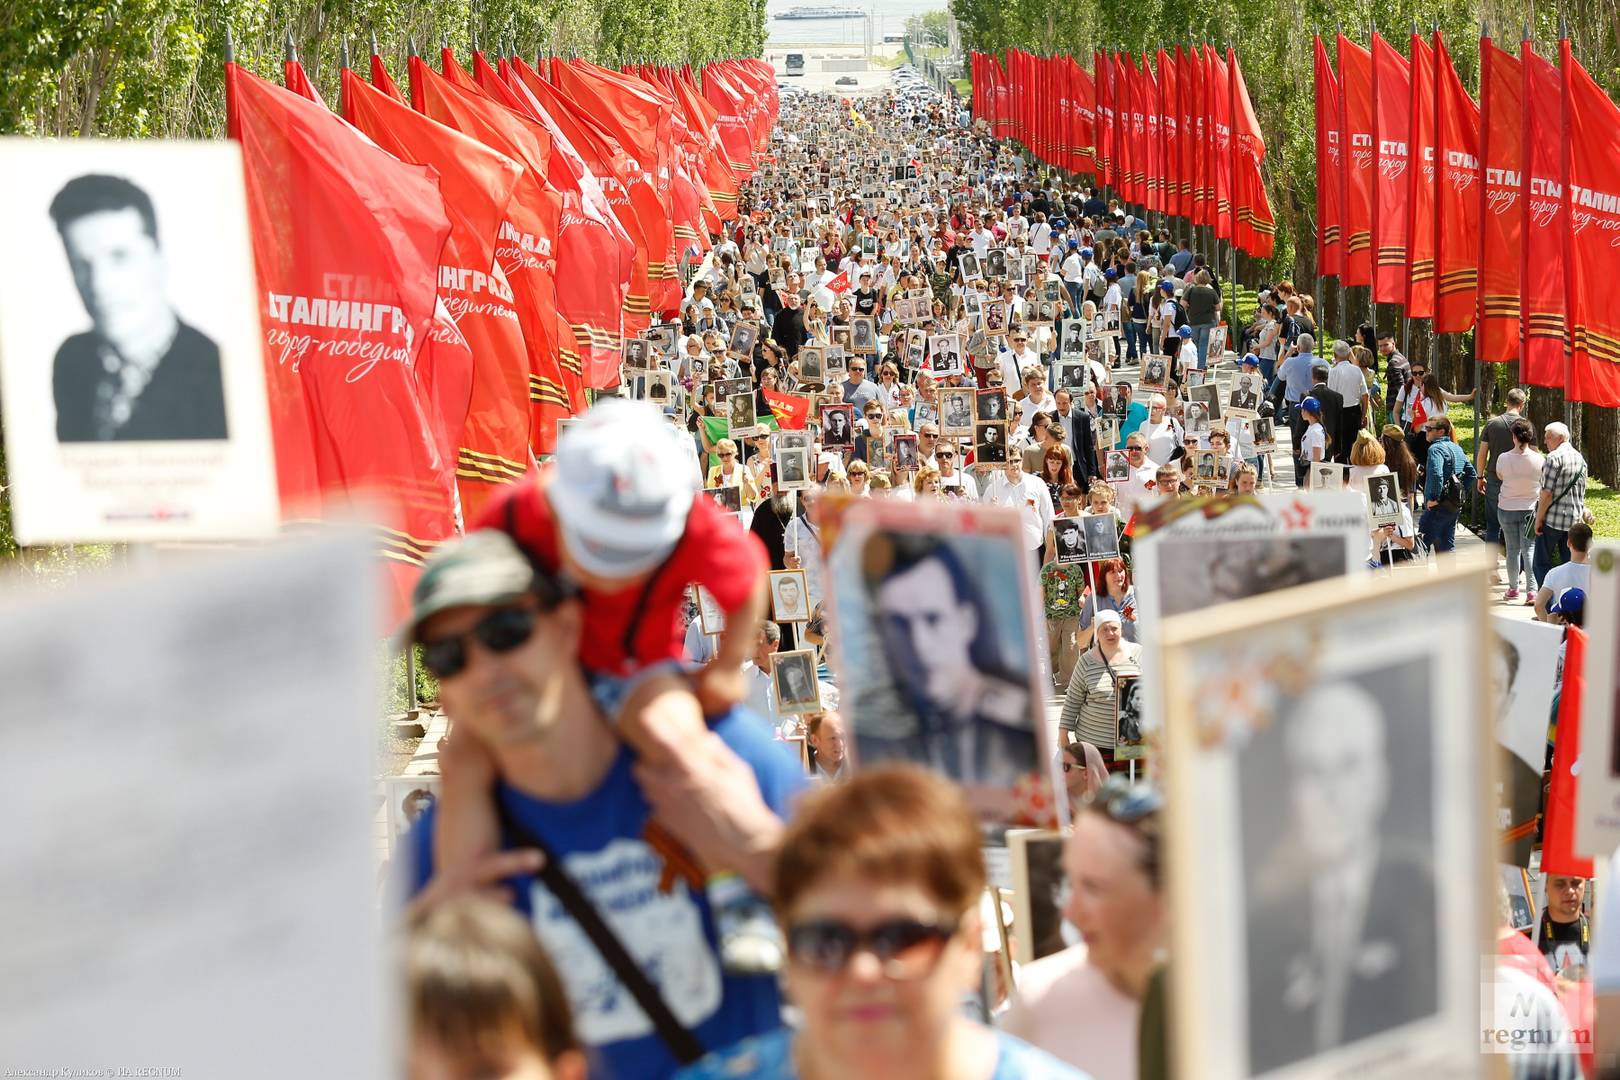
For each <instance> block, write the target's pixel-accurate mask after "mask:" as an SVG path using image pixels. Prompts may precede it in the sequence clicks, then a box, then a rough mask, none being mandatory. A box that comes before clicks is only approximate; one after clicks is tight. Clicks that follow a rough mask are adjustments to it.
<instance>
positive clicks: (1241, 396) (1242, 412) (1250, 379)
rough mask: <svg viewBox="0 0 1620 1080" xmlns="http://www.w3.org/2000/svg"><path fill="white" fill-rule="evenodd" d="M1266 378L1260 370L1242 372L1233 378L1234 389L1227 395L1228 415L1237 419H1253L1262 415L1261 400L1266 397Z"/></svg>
mask: <svg viewBox="0 0 1620 1080" xmlns="http://www.w3.org/2000/svg"><path fill="white" fill-rule="evenodd" d="M1264 383H1265V380H1264V379H1262V378H1261V376H1260V374H1259V372H1255V373H1253V374H1250V373H1248V372H1242V373H1240V374H1238V375H1235V376H1233V378H1232V389H1231V391H1230V392H1229V393H1228V394H1227V397H1226V415H1227V416H1228V417H1231V418H1233V419H1236V420H1253V419H1254V418H1255V417H1256V416H1259V415H1260V402H1261V400H1262V399H1263V398H1264V397H1265V385H1264Z"/></svg>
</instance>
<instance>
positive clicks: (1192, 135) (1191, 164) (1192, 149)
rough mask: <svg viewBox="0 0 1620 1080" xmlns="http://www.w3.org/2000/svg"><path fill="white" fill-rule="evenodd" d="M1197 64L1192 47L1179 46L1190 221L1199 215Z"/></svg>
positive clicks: (1184, 190)
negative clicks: (1196, 116) (1196, 105)
mask: <svg viewBox="0 0 1620 1080" xmlns="http://www.w3.org/2000/svg"><path fill="white" fill-rule="evenodd" d="M1196 63H1197V56H1196V55H1195V53H1194V51H1193V48H1192V46H1190V45H1189V46H1188V47H1187V48H1186V50H1185V51H1183V50H1182V48H1181V46H1180V45H1177V46H1176V107H1177V108H1178V109H1179V110H1180V111H1181V124H1180V143H1181V147H1180V153H1179V155H1178V156H1179V157H1180V160H1181V214H1182V216H1183V217H1185V218H1186V219H1187V220H1188V221H1194V220H1196V219H1197V216H1198V176H1197V170H1198V145H1197V132H1198V126H1197V122H1196V121H1195V120H1194V115H1195V106H1194V105H1193V102H1194V100H1195V99H1196V96H1197V95H1196V93H1195V87H1196V85H1197V77H1196V74H1195V73H1194V71H1193V67H1194V65H1195V64H1196Z"/></svg>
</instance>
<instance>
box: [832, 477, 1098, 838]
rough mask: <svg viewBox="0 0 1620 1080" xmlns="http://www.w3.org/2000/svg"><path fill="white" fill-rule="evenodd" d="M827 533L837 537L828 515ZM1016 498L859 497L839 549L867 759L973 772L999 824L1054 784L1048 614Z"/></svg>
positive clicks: (858, 744) (837, 578)
mask: <svg viewBox="0 0 1620 1080" xmlns="http://www.w3.org/2000/svg"><path fill="white" fill-rule="evenodd" d="M823 536H824V537H825V536H826V530H825V527H824V531H823ZM1033 569H1034V568H1033V566H1032V561H1031V560H1030V558H1029V553H1028V552H1027V551H1026V550H1025V548H1024V543H1023V526H1022V523H1021V518H1020V516H1019V514H1018V513H1017V512H1016V511H1013V510H1008V509H1005V508H1002V507H993V506H983V505H978V504H974V503H967V502H954V501H953V502H949V503H911V502H900V501H898V500H890V499H855V500H849V502H848V504H846V505H845V507H844V509H843V510H842V517H841V521H840V523H839V528H838V532H837V538H836V540H835V541H834V542H833V545H832V548H831V552H830V554H829V557H828V561H827V577H826V579H825V582H826V584H825V585H824V588H826V589H827V594H828V596H829V599H830V603H829V605H828V606H829V608H830V609H831V618H832V642H833V648H834V650H835V652H836V655H837V657H838V663H837V664H836V665H835V667H836V670H837V671H838V672H839V674H840V676H841V678H842V680H843V682H842V684H841V689H842V690H843V697H842V700H841V702H840V711H841V712H842V713H843V715H844V716H845V718H846V719H848V720H850V721H851V723H852V724H853V726H854V740H853V743H854V745H853V749H854V759H855V762H856V765H857V767H860V766H861V765H866V764H872V763H875V762H879V761H896V760H898V761H911V762H915V763H918V764H922V765H925V766H928V767H930V768H933V769H936V770H938V771H940V772H942V773H944V774H945V775H946V776H949V777H951V778H952V779H953V780H956V781H957V782H958V783H960V784H962V785H963V789H964V791H965V793H966V795H967V797H968V799H969V801H970V802H971V803H972V804H973V806H974V808H975V809H976V810H977V812H978V813H979V815H980V817H981V818H982V819H983V820H984V821H985V822H987V823H999V824H1005V825H1016V824H1026V825H1047V824H1050V823H1049V822H1039V821H1028V820H1020V818H1021V816H1022V815H1023V814H1025V813H1027V811H1023V810H1020V809H1019V808H1020V806H1021V805H1022V806H1027V805H1029V802H1030V800H1029V799H1027V798H1026V799H1023V800H1020V798H1019V794H1018V793H1019V792H1024V793H1025V794H1026V795H1027V794H1030V793H1032V792H1040V793H1042V794H1044V795H1045V798H1046V802H1045V805H1047V806H1053V807H1056V808H1057V809H1058V810H1059V812H1066V807H1064V806H1062V805H1061V800H1058V799H1056V798H1055V797H1054V793H1055V792H1056V790H1057V788H1056V786H1055V784H1054V779H1053V775H1052V771H1053V770H1052V769H1051V768H1049V767H1048V765H1049V763H1050V762H1051V761H1052V756H1051V752H1050V750H1051V748H1050V747H1049V746H1048V745H1047V742H1048V735H1047V731H1046V726H1047V725H1046V719H1045V717H1046V694H1047V691H1046V690H1045V689H1044V688H1043V686H1044V685H1045V683H1046V675H1045V674H1044V672H1045V667H1046V659H1045V649H1046V645H1045V642H1046V638H1045V630H1044V623H1043V622H1041V621H1039V620H1040V619H1041V613H1040V612H1039V611H1038V610H1037V608H1038V604H1037V602H1036V598H1037V595H1038V594H1037V593H1036V590H1035V581H1034V575H1033Z"/></svg>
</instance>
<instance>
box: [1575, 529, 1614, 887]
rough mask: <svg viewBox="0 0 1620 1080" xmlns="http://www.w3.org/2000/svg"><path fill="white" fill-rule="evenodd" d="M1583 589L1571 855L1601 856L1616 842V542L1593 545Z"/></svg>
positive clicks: (1605, 855)
mask: <svg viewBox="0 0 1620 1080" xmlns="http://www.w3.org/2000/svg"><path fill="white" fill-rule="evenodd" d="M1589 559H1590V561H1591V563H1592V578H1591V584H1590V587H1589V588H1588V589H1587V590H1586V618H1585V620H1584V621H1585V630H1586V668H1585V671H1584V673H1583V684H1584V685H1583V689H1582V693H1581V772H1580V787H1579V788H1578V789H1577V791H1576V794H1575V854H1576V855H1587V856H1592V857H1594V858H1597V859H1598V860H1600V861H1601V860H1603V859H1605V858H1607V857H1608V855H1609V854H1610V853H1611V852H1613V851H1614V849H1615V848H1616V847H1617V846H1620V767H1616V766H1617V762H1616V756H1617V755H1620V736H1616V734H1615V730H1614V725H1615V720H1616V719H1617V718H1620V708H1617V707H1616V699H1615V689H1616V686H1617V685H1620V683H1617V680H1616V675H1617V672H1620V656H1617V655H1616V653H1617V651H1620V637H1617V636H1616V635H1617V633H1620V565H1616V564H1617V563H1620V544H1616V543H1614V542H1612V541H1610V542H1607V543H1603V544H1594V545H1593V546H1592V552H1591V554H1590V556H1589Z"/></svg>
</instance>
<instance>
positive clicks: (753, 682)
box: [743, 619, 782, 729]
mask: <svg viewBox="0 0 1620 1080" xmlns="http://www.w3.org/2000/svg"><path fill="white" fill-rule="evenodd" d="M781 644H782V628H781V627H779V626H777V625H776V624H775V623H773V622H771V621H770V620H768V619H767V620H766V621H765V622H763V623H761V624H760V629H759V637H758V638H757V639H756V640H755V641H754V655H753V656H750V657H749V658H748V659H747V660H744V661H743V685H744V686H745V687H747V695H746V696H745V697H744V699H743V700H744V702H745V703H746V704H747V705H748V707H749V708H750V709H752V710H753V711H754V712H755V713H757V714H758V715H759V716H761V717H763V718H764V719H765V720H766V721H767V722H769V724H770V725H771V727H772V728H773V729H774V728H775V727H776V725H777V723H778V722H780V720H781V716H780V715H779V714H778V713H777V711H776V689H775V687H773V686H772V685H771V653H773V652H775V651H776V650H777V648H778V647H780V646H781Z"/></svg>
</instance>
